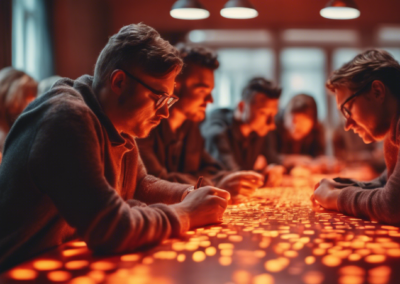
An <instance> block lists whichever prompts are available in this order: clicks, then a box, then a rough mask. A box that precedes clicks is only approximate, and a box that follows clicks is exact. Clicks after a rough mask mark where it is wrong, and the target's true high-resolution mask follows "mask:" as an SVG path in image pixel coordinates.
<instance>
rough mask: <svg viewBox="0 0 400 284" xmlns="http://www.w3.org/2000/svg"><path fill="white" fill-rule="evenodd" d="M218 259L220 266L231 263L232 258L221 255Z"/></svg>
mask: <svg viewBox="0 0 400 284" xmlns="http://www.w3.org/2000/svg"><path fill="white" fill-rule="evenodd" d="M218 261H219V264H221V265H222V266H228V265H231V263H232V258H231V257H230V256H221V257H220V258H219V260H218Z"/></svg>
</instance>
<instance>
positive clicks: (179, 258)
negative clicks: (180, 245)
mask: <svg viewBox="0 0 400 284" xmlns="http://www.w3.org/2000/svg"><path fill="white" fill-rule="evenodd" d="M176 259H177V260H178V261H179V262H184V261H185V259H186V255H184V254H183V253H181V254H179V255H178V257H177V258H176Z"/></svg>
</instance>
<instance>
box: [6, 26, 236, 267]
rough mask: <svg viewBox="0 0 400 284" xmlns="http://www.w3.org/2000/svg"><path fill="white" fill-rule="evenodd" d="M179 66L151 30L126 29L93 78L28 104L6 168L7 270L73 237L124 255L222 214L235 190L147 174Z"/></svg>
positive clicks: (65, 83) (60, 85)
mask: <svg viewBox="0 0 400 284" xmlns="http://www.w3.org/2000/svg"><path fill="white" fill-rule="evenodd" d="M181 67H182V60H181V59H180V58H179V54H178V52H177V50H176V49H175V48H174V47H173V46H171V45H170V44H169V43H168V42H167V41H165V40H163V39H162V38H161V37H160V35H159V34H158V33H157V32H156V31H155V30H154V29H152V28H151V27H149V26H146V25H144V24H138V25H129V26H125V27H123V28H122V29H121V30H120V31H119V32H118V33H117V34H115V35H114V36H112V37H111V38H110V40H109V42H108V43H107V45H106V46H105V47H104V49H103V50H102V52H101V53H100V56H99V58H98V60H97V63H96V66H95V72H94V76H93V77H92V76H88V75H84V76H82V77H80V78H78V79H77V80H70V79H62V80H60V81H58V82H57V83H56V84H55V85H54V86H53V88H52V89H51V90H50V91H49V92H47V93H46V94H44V95H43V96H41V97H40V98H39V99H37V100H36V101H34V102H33V103H31V104H30V105H29V106H28V107H27V108H26V109H25V111H24V112H23V113H22V115H21V116H20V117H19V118H18V120H17V121H16V122H15V124H14V126H13V128H12V129H11V131H10V133H9V136H8V138H7V141H6V144H5V151H4V156H3V163H2V165H1V167H0V196H1V198H0V271H2V270H5V269H7V268H9V267H11V266H13V265H15V264H17V263H19V262H21V261H23V260H26V259H28V258H30V257H32V256H34V255H37V254H39V253H41V252H42V251H44V250H46V249H49V248H52V247H55V246H57V245H60V244H62V243H63V242H65V241H68V240H70V239H72V238H75V237H80V238H82V239H83V240H84V241H85V242H86V243H87V245H88V247H89V248H90V249H92V250H94V251H96V252H97V253H121V252H124V251H131V250H134V249H137V248H139V247H142V246H146V245H151V244H156V243H158V242H160V241H162V240H163V239H165V238H168V237H174V236H179V235H180V234H182V233H183V232H185V231H186V230H188V229H189V227H192V228H194V227H197V226H202V225H206V224H210V223H216V222H219V221H220V219H221V217H222V214H223V212H224V210H225V208H226V204H227V199H228V198H229V193H228V192H226V191H224V190H220V189H218V188H213V187H202V188H199V189H198V190H196V191H192V189H193V187H191V186H189V185H182V184H177V183H171V182H167V181H163V180H159V179H157V178H155V177H153V176H150V175H147V173H146V169H145V167H144V166H143V164H142V161H141V159H140V156H139V152H138V149H137V146H136V142H135V138H140V137H145V136H146V135H148V133H149V132H150V130H151V129H152V128H154V127H156V126H157V125H158V124H159V123H160V121H161V119H162V118H167V117H168V116H169V107H170V106H171V105H172V104H173V103H174V102H175V101H176V100H177V98H176V97H175V96H174V95H173V94H172V93H173V89H174V85H175V77H176V75H177V74H178V73H179V72H180V70H181ZM188 192H190V194H188ZM145 203H147V204H152V205H150V206H146V204H145ZM161 203H165V204H161ZM166 204H171V205H166Z"/></svg>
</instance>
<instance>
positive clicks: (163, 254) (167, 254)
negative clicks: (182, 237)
mask: <svg viewBox="0 0 400 284" xmlns="http://www.w3.org/2000/svg"><path fill="white" fill-rule="evenodd" d="M177 255H178V254H177V253H176V252H175V251H158V252H156V253H155V254H154V255H153V256H154V258H158V259H175V258H176V256H177Z"/></svg>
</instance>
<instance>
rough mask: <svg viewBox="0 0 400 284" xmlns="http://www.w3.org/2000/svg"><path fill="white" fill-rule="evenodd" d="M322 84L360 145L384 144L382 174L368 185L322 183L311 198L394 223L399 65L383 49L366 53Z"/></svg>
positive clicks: (398, 210) (399, 176) (399, 186)
mask: <svg viewBox="0 0 400 284" xmlns="http://www.w3.org/2000/svg"><path fill="white" fill-rule="evenodd" d="M327 86H328V88H329V89H330V90H332V91H333V92H334V93H335V96H336V102H337V106H338V109H339V110H340V111H341V112H342V114H343V116H344V117H345V119H346V124H345V129H346V130H347V131H348V130H350V129H352V130H353V131H354V132H355V133H357V134H358V135H359V136H360V137H361V138H362V139H363V140H364V142H365V143H371V142H374V141H382V140H383V141H384V155H385V161H386V167H387V171H385V172H384V173H383V174H382V176H381V177H379V178H377V179H376V180H373V181H371V182H368V183H362V182H357V181H353V180H347V179H335V180H328V179H323V180H321V182H320V183H319V184H317V185H316V190H315V192H314V194H313V196H312V200H316V201H317V202H318V203H319V204H320V205H322V206H323V207H325V208H327V209H331V210H337V211H340V212H342V213H343V214H347V215H352V216H356V217H362V218H369V219H371V220H375V221H379V222H384V223H388V224H399V223H400V207H399V206H398V201H399V195H400V182H399V181H400V167H399V157H400V156H399V155H398V152H399V143H400V119H399V117H400V108H399V106H400V103H399V101H400V65H399V63H398V62H397V61H396V60H394V59H393V57H392V56H391V55H390V54H389V53H387V52H386V51H383V50H377V49H373V50H368V51H365V52H363V53H361V54H359V55H357V56H356V57H355V58H354V59H353V60H352V61H350V62H349V63H347V64H345V65H344V66H343V67H342V68H340V69H339V70H336V71H335V72H334V73H333V75H332V76H331V77H330V79H329V80H328V83H327Z"/></svg>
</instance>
